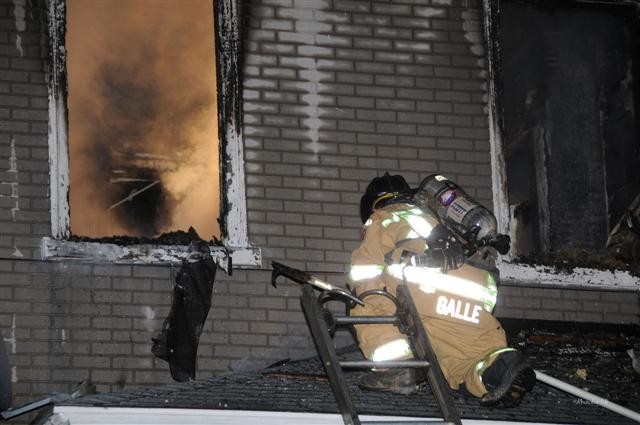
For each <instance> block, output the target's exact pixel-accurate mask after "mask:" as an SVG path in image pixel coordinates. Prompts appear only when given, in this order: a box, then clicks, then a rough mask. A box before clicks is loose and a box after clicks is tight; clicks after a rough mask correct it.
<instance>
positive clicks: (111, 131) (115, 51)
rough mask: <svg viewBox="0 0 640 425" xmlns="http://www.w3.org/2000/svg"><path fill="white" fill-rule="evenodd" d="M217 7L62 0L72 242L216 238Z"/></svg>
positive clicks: (155, 0)
mask: <svg viewBox="0 0 640 425" xmlns="http://www.w3.org/2000/svg"><path fill="white" fill-rule="evenodd" d="M213 15H214V10H213V2H209V1H207V0H198V1H194V2H192V3H191V4H190V6H189V7H184V5H183V4H182V3H180V2H178V1H164V0H148V1H146V2H142V3H140V2H125V3H118V2H117V1H114V0H99V1H95V2H90V3H87V2H84V1H82V0H67V4H66V22H67V26H66V38H65V50H66V52H67V57H66V59H67V61H66V65H67V66H66V76H67V82H68V84H67V87H68V90H67V116H68V128H69V130H68V144H69V177H70V184H69V203H70V225H71V232H72V233H73V234H76V235H82V236H88V237H93V238H101V237H106V236H112V235H129V236H143V237H154V236H158V235H159V234H161V233H164V232H167V231H175V230H187V228H188V226H189V225H192V226H193V227H194V228H196V229H197V230H198V232H199V233H200V234H202V235H203V236H205V237H206V238H211V237H212V236H213V237H219V229H218V225H217V221H216V219H217V217H218V215H219V209H220V208H219V190H218V187H219V171H218V170H219V159H218V149H217V144H218V135H217V129H218V126H217V124H216V120H217V103H218V101H217V87H216V80H215V76H216V72H215V47H214V39H215V37H214V16H213Z"/></svg>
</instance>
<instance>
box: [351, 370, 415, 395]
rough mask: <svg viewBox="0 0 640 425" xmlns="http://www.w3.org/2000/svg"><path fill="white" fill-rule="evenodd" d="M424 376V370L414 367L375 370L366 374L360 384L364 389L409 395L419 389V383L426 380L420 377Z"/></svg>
mask: <svg viewBox="0 0 640 425" xmlns="http://www.w3.org/2000/svg"><path fill="white" fill-rule="evenodd" d="M418 375H420V376H418ZM423 376H424V373H422V371H418V372H416V370H415V369H412V368H394V369H385V370H374V371H371V372H367V373H366V374H364V375H363V376H362V378H360V382H359V383H358V386H359V387H360V388H362V389H363V390H370V391H384V392H390V393H395V394H402V395H409V394H413V393H415V392H417V391H418V384H419V383H420V381H424V378H422V379H420V377H423Z"/></svg>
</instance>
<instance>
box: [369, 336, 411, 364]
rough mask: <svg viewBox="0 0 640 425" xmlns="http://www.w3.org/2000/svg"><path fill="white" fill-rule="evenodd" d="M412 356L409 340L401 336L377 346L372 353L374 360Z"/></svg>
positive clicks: (381, 360) (380, 360)
mask: <svg viewBox="0 0 640 425" xmlns="http://www.w3.org/2000/svg"><path fill="white" fill-rule="evenodd" d="M411 356H412V352H411V347H410V346H409V342H408V341H407V340H406V339H404V338H400V339H394V340H393V341H390V342H387V343H385V344H382V345H381V346H379V347H378V348H376V349H375V350H374V351H373V353H371V360H373V361H374V362H383V361H385V360H399V359H403V358H407V357H411Z"/></svg>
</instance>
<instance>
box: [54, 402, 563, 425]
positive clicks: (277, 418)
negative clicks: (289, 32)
mask: <svg viewBox="0 0 640 425" xmlns="http://www.w3.org/2000/svg"><path fill="white" fill-rule="evenodd" d="M359 418H360V420H361V421H362V422H368V423H375V422H385V423H389V422H391V421H393V422H398V423H402V422H414V423H415V422H416V421H421V422H440V423H441V422H442V418H417V417H404V416H403V417H399V416H371V415H360V416H359ZM462 423H463V424H464V425H492V424H493V425H495V424H498V425H553V424H550V423H548V422H546V423H544V424H543V423H539V422H514V421H495V420H494V421H489V420H477V419H463V420H462ZM62 424H64V425H152V424H153V425H251V424H256V425H258V424H259V425H343V424H344V421H343V420H342V416H340V415H339V414H337V413H301V412H265V411H250V410H212V409H173V408H167V409H162V408H129V407H78V406H55V408H54V410H53V415H52V416H51V417H50V418H49V419H48V420H47V422H45V425H62ZM557 425H562V424H560V423H558V424H557Z"/></svg>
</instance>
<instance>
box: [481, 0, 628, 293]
mask: <svg viewBox="0 0 640 425" xmlns="http://www.w3.org/2000/svg"><path fill="white" fill-rule="evenodd" d="M505 3H506V2H505V1H504V0H483V12H484V27H485V28H484V31H485V40H486V49H487V54H488V58H487V59H488V61H487V63H488V71H489V81H488V88H489V130H490V140H491V161H492V186H493V187H492V188H493V194H494V198H493V199H494V212H495V215H496V217H497V219H498V224H499V228H500V230H501V231H502V232H504V233H507V234H509V235H510V236H511V237H512V240H513V242H514V245H515V249H514V250H512V252H511V253H509V254H508V255H507V256H505V257H503V258H501V259H500V262H501V264H500V270H501V275H502V278H503V280H505V281H510V282H513V283H516V284H534V285H552V286H580V287H588V288H598V287H603V288H607V289H622V290H625V289H626V290H629V289H634V290H637V289H638V287H639V282H638V279H637V277H636V276H634V275H633V274H632V273H630V272H629V270H624V269H614V268H608V267H607V266H606V265H604V266H602V267H601V266H600V265H591V264H584V265H581V264H580V263H579V262H577V263H573V262H572V261H566V263H567V266H566V267H563V259H562V258H558V259H556V261H552V262H547V261H546V260H547V259H546V258H536V257H534V258H527V257H526V255H522V253H521V252H520V253H519V252H518V246H517V243H518V241H517V239H516V238H517V232H516V227H517V224H518V223H517V222H516V219H515V211H514V209H515V208H516V205H512V204H514V202H513V200H510V196H512V195H511V194H510V191H509V186H508V172H507V165H508V164H507V159H506V153H507V152H506V146H507V142H508V140H507V138H508V137H509V136H508V135H507V134H506V131H505V122H504V119H505V114H506V112H508V111H505V101H504V99H505V98H504V97H503V96H504V91H503V86H502V76H503V68H502V64H503V54H504V51H503V50H504V46H502V45H501V41H500V40H501V36H502V33H501V31H502V28H501V24H500V22H501V18H502V13H503V8H504V6H505ZM511 3H521V4H535V5H539V6H542V7H546V6H550V7H555V6H571V7H582V6H585V7H586V6H588V7H611V8H613V7H615V8H618V10H620V9H624V10H625V11H627V12H628V13H630V14H632V16H631V20H633V21H634V25H635V26H636V28H637V25H638V22H640V7H639V6H638V4H637V3H636V2H634V1H631V0H568V1H565V2H553V1H545V0H537V1H535V2H518V1H515V0H514V1H512V2H511ZM634 48H635V49H636V51H635V52H633V53H632V55H635V56H634V57H633V60H634V66H635V67H636V68H637V67H638V66H640V63H639V62H640V61H638V55H637V49H638V44H637V41H636V45H635V46H634ZM523 49H524V47H523ZM637 71H638V70H637V69H635V70H634V75H637V74H638V72H637ZM634 81H635V80H634ZM636 84H637V83H636ZM635 90H636V91H635V93H634V95H635V101H634V107H635V110H636V124H635V125H636V137H637V134H638V133H637V131H638V128H637V127H638V125H637V124H638V117H637V114H638V113H640V110H639V109H638V100H639V99H638V98H639V97H640V96H639V95H638V87H636V88H635ZM602 144H603V146H604V144H605V143H604V142H603V143H602ZM603 149H604V147H603ZM536 172H538V171H536ZM544 172H546V168H545V170H544ZM543 218H544V217H543ZM541 227H542V226H541ZM542 231H544V229H543V230H542ZM587 263H588V262H587Z"/></svg>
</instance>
